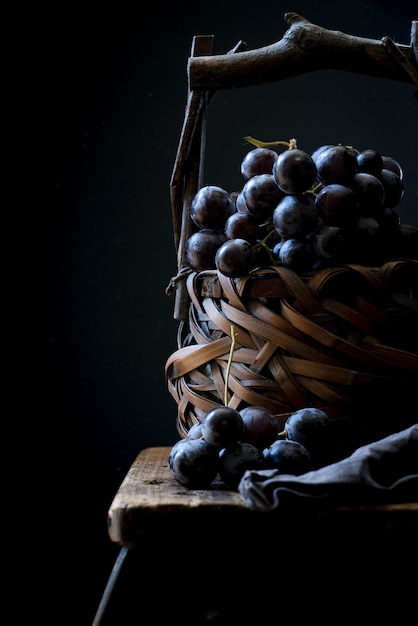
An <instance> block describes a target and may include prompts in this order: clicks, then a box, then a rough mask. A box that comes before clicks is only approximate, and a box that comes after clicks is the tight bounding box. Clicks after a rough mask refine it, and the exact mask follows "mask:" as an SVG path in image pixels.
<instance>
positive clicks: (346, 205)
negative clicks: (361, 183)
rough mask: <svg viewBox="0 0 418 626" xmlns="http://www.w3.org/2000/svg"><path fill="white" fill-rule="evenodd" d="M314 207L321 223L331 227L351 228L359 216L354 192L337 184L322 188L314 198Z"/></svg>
mask: <svg viewBox="0 0 418 626" xmlns="http://www.w3.org/2000/svg"><path fill="white" fill-rule="evenodd" d="M315 206H316V210H317V212H318V215H319V217H320V218H321V219H322V221H323V222H325V224H329V225H331V226H347V227H350V226H353V225H354V224H355V223H356V222H357V220H358V218H359V216H360V210H359V205H358V199H357V196H356V194H355V192H354V191H353V189H351V188H350V187H347V186H346V185H340V184H339V183H333V184H331V185H326V186H325V187H322V189H321V190H320V191H319V192H318V194H317V196H316V198H315Z"/></svg>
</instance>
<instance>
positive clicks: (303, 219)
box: [273, 194, 318, 239]
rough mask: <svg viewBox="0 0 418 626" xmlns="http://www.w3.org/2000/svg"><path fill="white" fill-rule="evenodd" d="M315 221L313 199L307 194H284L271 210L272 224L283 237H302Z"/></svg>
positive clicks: (309, 230) (315, 213)
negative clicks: (272, 210)
mask: <svg viewBox="0 0 418 626" xmlns="http://www.w3.org/2000/svg"><path fill="white" fill-rule="evenodd" d="M317 222H318V212H317V210H316V206H315V200H314V198H313V197H312V196H311V195H308V194H299V195H293V196H290V195H289V196H285V197H284V198H283V199H282V200H280V202H279V203H278V205H277V206H276V208H275V209H274V212H273V226H274V228H275V229H276V231H277V232H278V233H279V235H280V236H281V237H282V238H283V239H293V238H296V239H303V237H306V236H307V235H308V234H309V233H310V232H311V231H312V230H313V229H314V228H315V226H316V224H317Z"/></svg>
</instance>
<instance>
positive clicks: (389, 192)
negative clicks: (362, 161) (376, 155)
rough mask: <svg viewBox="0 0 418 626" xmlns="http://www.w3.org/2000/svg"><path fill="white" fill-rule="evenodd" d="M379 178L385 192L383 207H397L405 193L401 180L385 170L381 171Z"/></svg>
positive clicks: (393, 173)
mask: <svg viewBox="0 0 418 626" xmlns="http://www.w3.org/2000/svg"><path fill="white" fill-rule="evenodd" d="M379 178H380V180H381V181H382V185H383V187H384V190H385V207H389V208H391V209H392V208H393V207H395V206H398V204H399V203H400V201H401V200H402V198H403V195H404V192H405V189H404V184H403V181H402V179H401V178H400V177H399V176H398V175H397V174H395V172H392V171H391V170H388V169H386V168H383V169H382V171H381V172H380V176H379Z"/></svg>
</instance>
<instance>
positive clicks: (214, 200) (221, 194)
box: [190, 185, 236, 230]
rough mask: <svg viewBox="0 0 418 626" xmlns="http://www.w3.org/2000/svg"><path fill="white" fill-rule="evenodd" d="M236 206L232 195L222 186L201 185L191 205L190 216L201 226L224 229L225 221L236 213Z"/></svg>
mask: <svg viewBox="0 0 418 626" xmlns="http://www.w3.org/2000/svg"><path fill="white" fill-rule="evenodd" d="M235 211H236V206H235V202H234V200H233V199H232V197H231V195H230V194H229V193H228V192H227V191H226V190H225V189H222V188H221V187H217V186H216V185H207V186H206V187H201V188H200V189H199V191H198V192H197V193H196V194H195V196H194V197H193V200H192V203H191V205H190V217H191V219H192V220H193V222H194V223H195V224H196V225H197V226H198V227H199V228H211V229H213V230H223V229H224V226H225V222H226V220H227V219H228V217H229V216H230V215H232V214H233V213H235Z"/></svg>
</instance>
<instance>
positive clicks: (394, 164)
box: [382, 155, 403, 180]
mask: <svg viewBox="0 0 418 626" xmlns="http://www.w3.org/2000/svg"><path fill="white" fill-rule="evenodd" d="M382 161H383V166H382V169H385V170H390V171H391V172H394V173H395V174H396V175H397V176H399V178H400V179H401V180H403V170H402V167H401V165H400V163H399V162H398V161H396V160H395V159H394V158H392V157H391V156H385V155H384V156H382Z"/></svg>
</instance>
